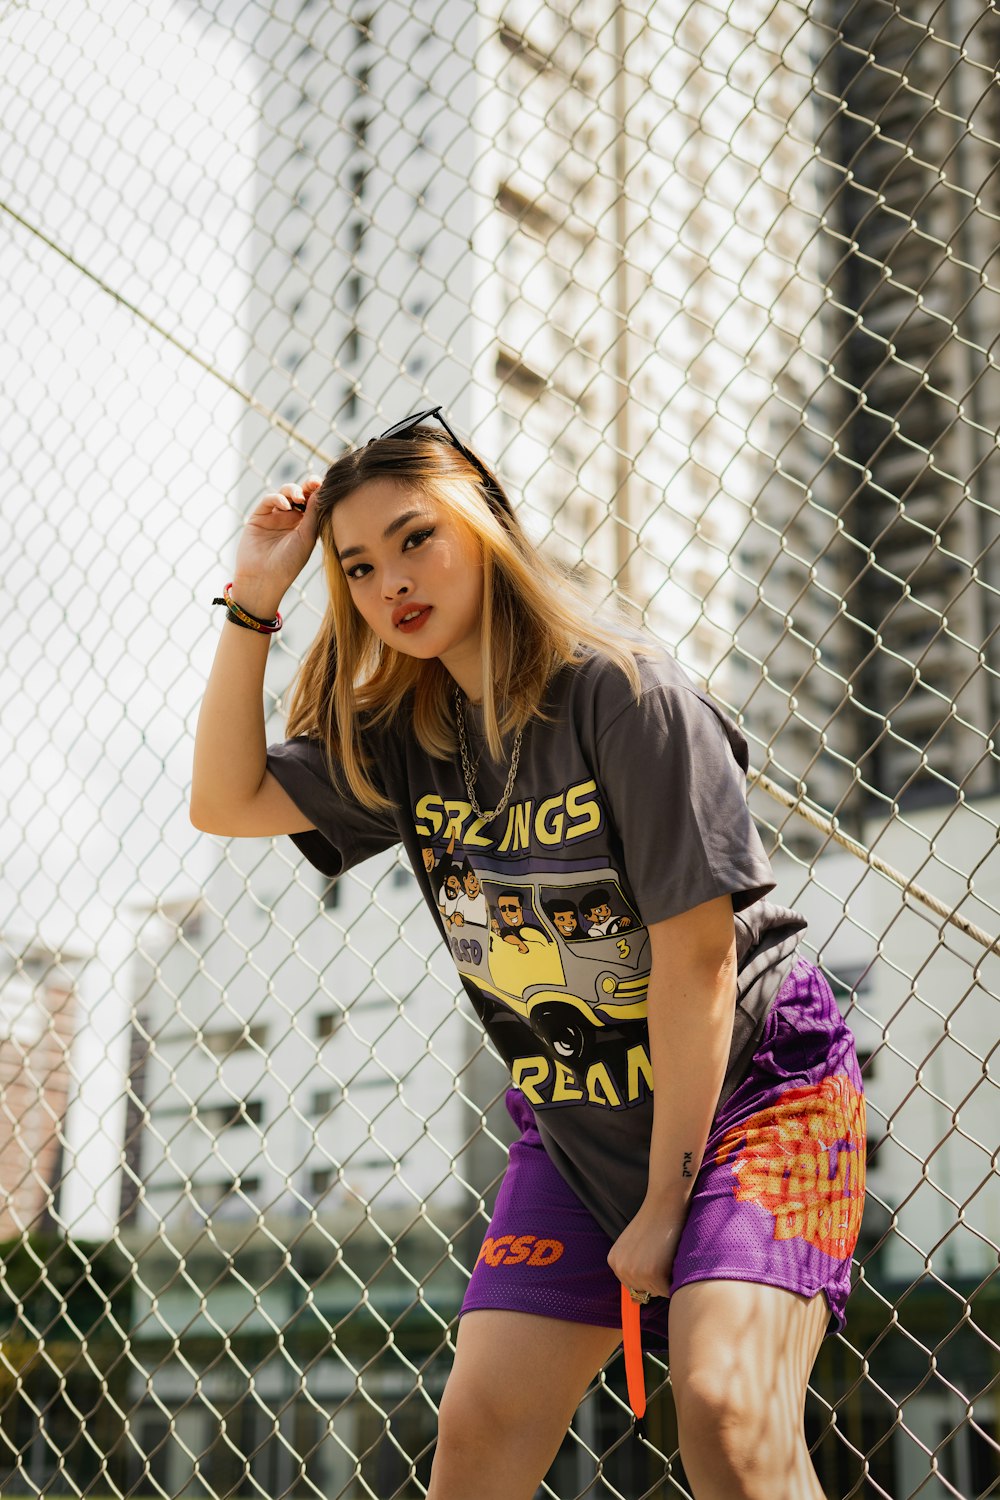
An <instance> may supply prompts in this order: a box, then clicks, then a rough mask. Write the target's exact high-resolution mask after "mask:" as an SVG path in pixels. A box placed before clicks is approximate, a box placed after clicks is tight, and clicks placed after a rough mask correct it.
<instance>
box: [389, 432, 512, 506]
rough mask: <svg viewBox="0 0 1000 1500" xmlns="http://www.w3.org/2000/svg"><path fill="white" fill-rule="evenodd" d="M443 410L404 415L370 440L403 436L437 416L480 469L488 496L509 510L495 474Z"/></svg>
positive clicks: (460, 450)
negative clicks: (455, 428) (450, 423)
mask: <svg viewBox="0 0 1000 1500" xmlns="http://www.w3.org/2000/svg"><path fill="white" fill-rule="evenodd" d="M442 410H443V408H442V407H440V406H431V407H429V408H428V410H427V411H417V412H414V413H413V415H412V417H404V418H403V420H402V421H401V422H394V423H393V425H392V426H391V427H387V428H386V430H385V432H380V433H379V435H378V437H377V438H369V439H368V442H369V443H380V442H381V441H382V439H383V438H394V437H402V435H403V433H405V432H409V431H410V430H411V428H413V427H419V426H420V423H421V422H426V421H428V420H429V419H430V418H431V417H436V418H437V420H438V421H439V422H440V423H441V426H442V427H443V428H444V430H445V432H446V433H447V434H448V437H449V439H450V440H451V442H452V443H453V444H454V445H455V447H456V448H457V449H458V451H459V453H461V454H462V455H463V456H464V457H465V458H467V459H468V460H469V463H470V464H472V466H473V467H474V468H476V469H478V470H479V472H480V474H481V475H482V479H483V488H484V489H485V491H486V494H487V496H491V495H492V496H493V497H494V498H495V499H496V500H498V501H499V502H500V505H501V506H502V507H503V509H504V510H506V511H508V512H509V510H510V506H509V504H508V502H507V498H506V496H505V495H504V494H503V492H502V491H501V490H500V489H499V488H498V486H497V482H496V480H495V479H494V478H493V475H492V474H491V473H490V472H489V470H488V469H487V468H486V466H485V465H484V464H482V463H480V461H479V459H478V458H477V457H476V455H475V454H474V453H470V452H469V450H468V448H467V447H466V446H465V444H464V443H463V442H462V441H461V439H460V438H459V437H458V436H457V434H456V433H454V432H453V431H452V430H451V428H450V427H449V426H448V423H447V422H446V421H445V419H444V417H443V416H442V415H441V412H442Z"/></svg>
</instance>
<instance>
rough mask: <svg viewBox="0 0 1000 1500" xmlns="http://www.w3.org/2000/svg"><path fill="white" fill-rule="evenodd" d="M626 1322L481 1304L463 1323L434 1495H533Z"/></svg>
mask: <svg viewBox="0 0 1000 1500" xmlns="http://www.w3.org/2000/svg"><path fill="white" fill-rule="evenodd" d="M620 1343H621V1330H620V1329H618V1330H617V1331H616V1330H615V1329H614V1328H595V1327H593V1326H592V1325H591V1324H589V1323H569V1322H566V1321H564V1320H563V1319H561V1318H543V1317H539V1316H537V1315H536V1314H535V1313H523V1312H501V1311H497V1310H495V1309H492V1308H490V1309H481V1310H479V1311H477V1312H467V1313H465V1315H464V1316H463V1317H462V1319H461V1321H460V1322H459V1325H458V1338H457V1340H456V1345H455V1363H454V1366H453V1368H452V1372H451V1374H450V1375H449V1377H448V1382H447V1385H446V1386H445V1389H444V1395H443V1397H442V1399H441V1412H440V1419H439V1424H438V1440H437V1449H436V1451H435V1454H434V1463H433V1467H432V1469H431V1482H430V1488H429V1490H428V1492H427V1500H531V1497H532V1496H533V1495H534V1493H535V1491H536V1489H537V1488H538V1486H539V1484H540V1483H541V1481H542V1480H543V1479H544V1477H545V1475H546V1473H547V1472H548V1470H549V1468H550V1466H551V1464H552V1461H553V1459H554V1458H555V1456H556V1454H557V1453H558V1451H559V1445H560V1444H561V1442H562V1440H563V1438H564V1437H565V1435H566V1431H567V1429H568V1427H569V1424H570V1422H571V1421H572V1420H573V1413H574V1412H575V1411H576V1408H577V1406H578V1405H579V1404H580V1401H581V1400H582V1399H583V1395H584V1392H585V1391H586V1389H587V1387H588V1386H589V1385H590V1382H591V1381H592V1380H593V1378H594V1376H595V1375H596V1374H597V1372H598V1370H600V1369H601V1368H602V1366H603V1365H604V1364H605V1363H606V1362H607V1361H608V1360H609V1359H610V1358H611V1355H612V1354H613V1353H614V1351H615V1349H616V1348H617V1347H618V1345H619V1344H620Z"/></svg>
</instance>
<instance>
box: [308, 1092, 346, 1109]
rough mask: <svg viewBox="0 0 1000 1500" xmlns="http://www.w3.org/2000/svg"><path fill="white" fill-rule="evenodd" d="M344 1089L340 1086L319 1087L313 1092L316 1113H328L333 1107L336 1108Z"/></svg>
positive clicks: (313, 1104) (313, 1106)
mask: <svg viewBox="0 0 1000 1500" xmlns="http://www.w3.org/2000/svg"><path fill="white" fill-rule="evenodd" d="M342 1093H343V1090H342V1089H340V1088H330V1089H317V1090H316V1092H315V1093H314V1094H313V1101H312V1112H313V1114H314V1115H328V1114H329V1113H330V1111H331V1109H335V1108H336V1106H337V1105H338V1104H339V1103H340V1100H341V1097H342Z"/></svg>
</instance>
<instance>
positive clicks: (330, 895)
mask: <svg viewBox="0 0 1000 1500" xmlns="http://www.w3.org/2000/svg"><path fill="white" fill-rule="evenodd" d="M357 403H358V398H357V393H356V392H355V391H348V393H347V396H346V398H345V401H344V405H343V406H342V408H341V410H342V411H343V412H345V413H346V415H347V416H349V417H353V415H354V408H355V407H356V406H357ZM320 900H321V901H322V903H323V909H324V911H331V910H332V909H333V908H334V907H335V906H339V905H340V883H339V881H337V880H331V881H330V883H329V885H327V886H325V887H324V889H323V893H322V895H321V897H320Z"/></svg>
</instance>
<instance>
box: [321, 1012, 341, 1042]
mask: <svg viewBox="0 0 1000 1500" xmlns="http://www.w3.org/2000/svg"><path fill="white" fill-rule="evenodd" d="M343 1019H344V1017H343V1014H342V1013H341V1012H340V1011H339V1010H324V1011H321V1012H320V1013H319V1015H318V1016H317V1017H316V1039H317V1041H323V1040H324V1038H326V1037H328V1036H333V1033H334V1032H335V1031H336V1029H337V1027H338V1026H339V1025H340V1023H341V1021H342V1020H343Z"/></svg>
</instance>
